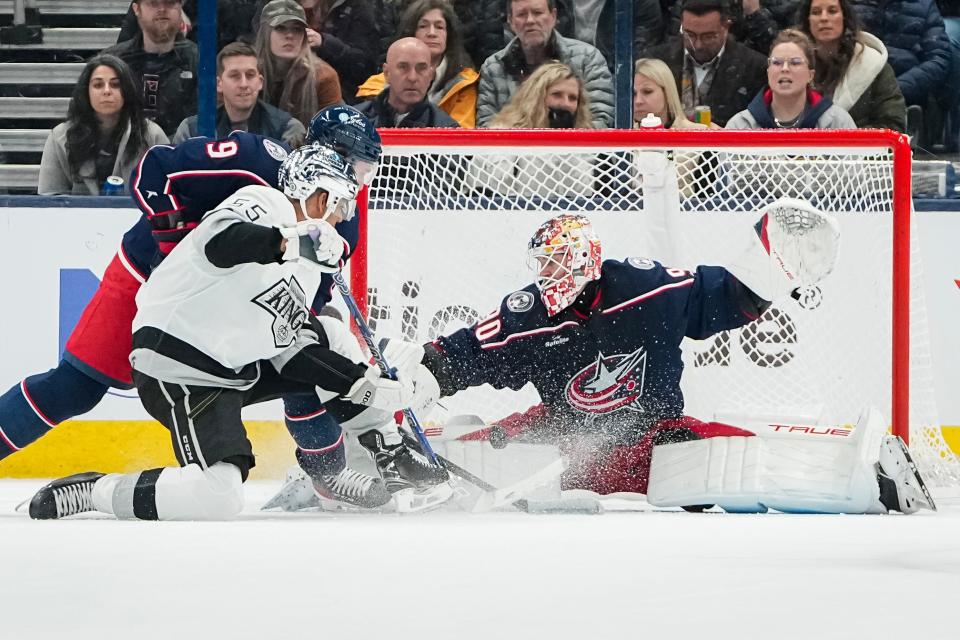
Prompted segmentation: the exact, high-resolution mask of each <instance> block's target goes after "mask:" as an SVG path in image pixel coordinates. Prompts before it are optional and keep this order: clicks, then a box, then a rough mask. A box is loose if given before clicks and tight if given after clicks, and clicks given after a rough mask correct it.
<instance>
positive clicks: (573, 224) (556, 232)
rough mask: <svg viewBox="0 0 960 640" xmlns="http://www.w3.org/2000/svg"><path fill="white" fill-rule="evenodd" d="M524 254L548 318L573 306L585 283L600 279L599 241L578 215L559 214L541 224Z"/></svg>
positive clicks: (583, 218) (590, 227)
mask: <svg viewBox="0 0 960 640" xmlns="http://www.w3.org/2000/svg"><path fill="white" fill-rule="evenodd" d="M527 255H528V257H529V261H530V267H531V268H532V269H535V270H536V272H537V288H539V289H540V298H541V299H542V300H543V304H544V306H546V308H547V315H550V316H555V315H557V314H558V313H560V312H561V311H563V310H564V309H566V308H567V307H569V306H570V305H571V304H573V301H574V300H576V299H577V296H578V295H580V292H581V291H583V288H584V287H585V286H587V283H588V282H590V281H591V280H597V279H598V278H600V263H601V258H600V239H599V238H598V237H597V234H596V233H594V231H593V225H592V224H590V221H589V220H587V219H586V218H585V217H583V216H580V215H566V214H565V215H560V216H556V217H555V218H551V219H549V220H547V221H546V222H544V223H543V224H542V225H540V228H539V229H537V231H536V233H534V234H533V237H532V238H531V239H530V244H529V245H528V247H527Z"/></svg>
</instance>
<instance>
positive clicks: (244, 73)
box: [173, 42, 307, 148]
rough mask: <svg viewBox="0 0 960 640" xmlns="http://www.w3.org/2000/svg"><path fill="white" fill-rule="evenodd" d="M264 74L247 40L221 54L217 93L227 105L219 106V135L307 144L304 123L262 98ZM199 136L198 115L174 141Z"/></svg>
mask: <svg viewBox="0 0 960 640" xmlns="http://www.w3.org/2000/svg"><path fill="white" fill-rule="evenodd" d="M261 89H263V73H262V72H261V70H260V61H259V60H258V59H257V52H256V51H255V50H254V49H253V47H251V46H250V45H248V44H245V43H243V42H231V43H230V44H228V45H227V46H225V47H224V48H223V49H222V50H221V51H220V53H219V54H218V55H217V93H218V94H219V95H220V97H221V98H222V99H223V104H222V105H221V106H220V108H218V109H217V133H216V137H217V138H224V137H226V136H228V135H230V132H231V131H236V130H238V129H239V130H241V131H249V132H251V133H259V134H260V135H263V136H267V137H269V138H274V139H276V140H283V141H284V142H286V143H287V144H288V145H290V146H291V147H293V148H296V147H299V146H300V145H301V144H303V139H304V137H305V136H306V134H307V130H306V128H305V127H304V126H303V124H302V123H301V122H300V121H299V120H297V119H296V118H294V117H293V116H291V115H290V114H289V113H287V112H286V111H281V110H280V109H277V108H276V107H274V106H272V105H269V104H267V103H266V102H264V101H263V100H260V99H259V96H260V90H261ZM197 135H199V132H198V131H197V116H190V117H189V118H187V119H185V120H184V121H183V122H181V123H180V127H179V128H177V132H176V133H175V134H174V136H173V143H174V144H180V143H181V142H183V141H184V140H186V139H187V138H192V137H194V136H197Z"/></svg>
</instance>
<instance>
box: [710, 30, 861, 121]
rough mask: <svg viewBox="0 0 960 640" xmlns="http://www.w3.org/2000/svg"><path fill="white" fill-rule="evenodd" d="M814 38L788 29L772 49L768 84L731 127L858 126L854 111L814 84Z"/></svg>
mask: <svg viewBox="0 0 960 640" xmlns="http://www.w3.org/2000/svg"><path fill="white" fill-rule="evenodd" d="M814 60H815V58H814V53H813V42H812V41H811V40H810V38H808V37H807V35H806V34H805V33H803V32H802V31H799V30H797V29H784V30H783V31H781V32H780V35H778V36H777V37H776V38H775V39H774V41H773V47H772V48H771V49H770V59H769V66H768V67H767V84H768V86H767V88H766V89H764V90H763V91H761V92H760V93H758V94H757V96H756V97H755V98H754V99H753V100H752V101H751V102H750V106H748V107H747V108H746V109H744V110H743V111H741V112H740V113H738V114H737V115H735V116H734V117H732V118H730V121H729V122H727V126H726V128H727V129H856V128H857V125H856V124H855V123H854V122H853V118H851V117H850V114H849V113H847V112H846V111H844V110H843V109H841V108H840V107H838V106H836V105H835V104H833V102H832V101H831V100H830V98H828V97H827V96H825V95H823V94H822V93H820V92H818V91H814V90H813V89H812V88H811V85H812V84H813V78H814Z"/></svg>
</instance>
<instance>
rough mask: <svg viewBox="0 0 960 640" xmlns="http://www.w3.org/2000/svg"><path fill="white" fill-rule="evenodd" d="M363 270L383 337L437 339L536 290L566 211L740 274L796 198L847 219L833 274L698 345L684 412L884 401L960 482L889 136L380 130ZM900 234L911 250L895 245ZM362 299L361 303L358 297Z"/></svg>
mask: <svg viewBox="0 0 960 640" xmlns="http://www.w3.org/2000/svg"><path fill="white" fill-rule="evenodd" d="M382 133H383V136H384V143H385V152H384V157H383V159H382V161H381V165H380V171H379V173H378V176H377V178H376V180H375V181H374V183H373V185H372V186H371V188H370V189H369V193H368V202H367V207H368V215H367V218H366V221H365V224H364V229H363V231H362V239H361V243H360V246H359V247H358V252H357V255H356V257H355V258H354V259H353V260H352V261H351V262H352V267H351V269H352V281H353V284H354V290H355V291H363V290H366V291H367V294H368V295H367V300H366V306H367V313H368V318H369V321H370V325H371V327H372V328H373V330H374V332H375V333H376V335H377V337H378V338H382V337H403V338H405V339H408V340H416V341H429V340H432V339H434V338H436V337H438V336H440V335H443V334H447V333H450V332H452V331H455V330H456V329H458V328H460V327H463V326H469V325H472V324H473V323H475V322H476V321H477V320H478V319H480V318H482V317H483V316H485V315H487V314H488V313H489V312H491V311H492V310H494V309H495V308H496V307H497V305H498V304H499V302H500V300H501V299H502V298H503V297H504V296H505V295H507V294H509V293H510V292H512V291H515V290H517V289H519V288H521V287H523V286H525V285H527V284H528V283H530V282H531V281H532V278H533V274H532V272H530V271H529V269H528V267H527V265H526V255H525V248H526V242H527V240H528V239H529V237H530V236H531V234H532V233H533V231H534V230H535V229H536V227H537V226H538V225H539V224H540V223H541V222H542V221H543V220H545V219H547V218H548V217H550V216H552V215H555V214H557V213H560V212H582V213H584V214H585V215H587V216H588V217H589V218H590V219H591V220H592V221H593V223H594V226H595V227H596V229H597V231H598V234H599V235H600V238H601V240H602V243H603V252H604V256H605V258H617V259H623V258H627V257H631V256H636V257H649V258H652V259H655V260H657V261H659V262H662V263H664V264H665V265H668V266H676V267H685V268H691V267H695V266H697V265H699V264H720V265H723V264H726V263H728V262H729V260H730V258H731V252H734V251H737V250H738V249H739V248H740V247H742V238H743V234H744V230H745V229H747V228H748V227H749V226H750V225H752V224H753V223H754V222H756V219H757V217H758V214H757V210H758V209H759V208H760V207H762V206H763V205H765V204H767V203H770V202H772V201H774V200H775V199H777V198H779V197H783V196H788V197H795V198H804V199H806V200H808V201H810V202H811V203H813V204H814V205H815V206H817V207H819V208H820V209H822V210H824V211H828V212H830V213H833V214H834V215H836V216H837V218H838V220H839V222H840V225H841V233H842V236H841V256H840V259H839V263H838V265H837V268H836V270H835V271H834V273H833V274H832V275H831V276H830V277H829V278H828V279H827V280H826V281H824V282H823V283H821V284H820V285H819V286H816V287H813V288H810V289H808V290H805V291H803V292H801V293H802V295H801V296H800V297H799V299H798V300H794V299H788V300H781V301H777V303H776V304H774V305H773V307H772V308H771V309H770V310H769V311H767V312H766V314H764V316H763V317H761V318H760V319H759V320H758V321H757V322H754V323H752V324H750V325H748V326H746V327H744V328H742V329H740V330H736V331H729V332H724V333H722V334H718V335H717V336H714V337H713V338H712V339H709V340H705V341H693V340H687V341H685V344H684V346H683V353H684V362H685V369H684V375H683V385H682V386H683V390H684V395H685V399H686V412H687V413H688V414H690V415H693V416H695V417H697V418H700V419H704V420H711V419H719V420H726V421H728V422H732V423H734V424H736V419H737V416H752V417H760V418H762V419H767V420H771V421H777V422H780V421H785V422H788V423H789V424H793V425H798V424H799V425H812V426H823V425H837V424H840V425H853V424H854V423H855V421H856V419H857V416H858V415H859V413H860V411H861V409H863V408H864V407H865V406H868V405H869V406H875V407H877V408H878V409H879V410H880V411H881V412H882V413H883V414H884V415H885V416H886V417H887V419H888V420H889V421H890V423H891V425H892V428H893V430H894V431H895V432H897V433H899V434H901V435H903V436H905V437H907V438H909V441H910V444H911V449H912V451H913V452H914V456H915V458H916V459H917V462H918V464H920V466H921V467H922V468H923V469H924V471H925V474H926V476H928V482H930V483H932V484H935V485H957V484H960V464H958V462H957V458H956V457H955V455H954V454H953V453H952V451H951V450H950V448H949V447H948V446H947V444H946V443H945V441H944V439H943V436H942V433H941V429H940V422H939V418H938V415H937V411H936V402H935V398H934V385H933V383H934V381H933V374H932V365H931V353H930V344H931V341H930V336H929V334H928V328H927V327H928V323H927V318H926V310H925V309H926V305H925V302H924V298H923V291H922V287H921V284H920V283H921V277H920V276H921V268H922V266H921V264H920V260H919V251H918V248H917V243H916V240H915V239H913V240H911V238H915V235H914V234H911V233H910V229H911V221H910V213H911V201H910V150H909V146H908V145H907V141H906V138H905V137H902V136H897V135H895V134H892V133H889V132H871V131H851V132H828V131H807V132H796V131H790V132H756V131H755V132H725V131H716V132H714V131H711V132H675V131H656V132H643V131H629V132H625V131H589V132H583V131H580V132H573V131H491V130H487V131H479V130H477V131H438V130H424V131H413V130H407V131H404V130H393V131H384V132H382ZM895 238H896V241H895ZM358 297H359V296H358ZM537 402H538V396H537V394H536V391H535V390H534V389H533V388H532V387H531V386H530V385H528V386H527V387H526V388H524V389H522V390H520V391H511V390H495V389H493V388H491V387H488V386H484V387H479V388H476V389H471V390H468V391H466V392H462V393H460V394H457V396H455V397H454V398H452V399H450V400H445V401H444V404H445V405H446V409H447V410H448V412H449V414H450V415H457V414H474V415H479V416H480V417H481V418H483V419H484V420H485V421H493V420H496V419H498V418H501V417H503V416H505V415H508V414H510V413H513V412H516V411H522V410H524V409H526V408H527V407H529V406H531V405H533V404H535V403H537Z"/></svg>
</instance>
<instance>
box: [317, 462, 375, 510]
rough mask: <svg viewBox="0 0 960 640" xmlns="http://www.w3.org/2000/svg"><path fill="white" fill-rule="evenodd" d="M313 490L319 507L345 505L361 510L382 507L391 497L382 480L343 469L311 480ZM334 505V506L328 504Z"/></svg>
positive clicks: (347, 468) (349, 469)
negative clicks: (319, 503) (319, 504)
mask: <svg viewBox="0 0 960 640" xmlns="http://www.w3.org/2000/svg"><path fill="white" fill-rule="evenodd" d="M313 488H314V490H315V491H316V493H317V495H318V496H319V497H320V502H321V506H324V503H327V504H328V506H341V505H347V506H352V507H360V508H363V509H376V508H377V507H382V506H384V505H385V504H387V503H388V502H390V498H391V497H392V496H391V494H390V492H389V491H387V487H386V485H385V484H384V482H383V480H381V479H380V478H374V477H373V476H369V475H367V474H365V473H360V472H358V471H354V470H353V469H351V468H349V467H344V468H343V469H341V470H340V472H339V473H333V474H324V475H322V476H320V477H318V478H313ZM329 503H334V504H332V505H331V504H329Z"/></svg>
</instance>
